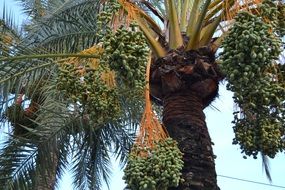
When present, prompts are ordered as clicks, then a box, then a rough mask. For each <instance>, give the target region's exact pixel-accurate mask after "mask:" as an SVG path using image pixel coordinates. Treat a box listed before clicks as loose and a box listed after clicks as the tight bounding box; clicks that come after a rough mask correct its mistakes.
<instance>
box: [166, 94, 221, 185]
mask: <svg viewBox="0 0 285 190" xmlns="http://www.w3.org/2000/svg"><path fill="white" fill-rule="evenodd" d="M163 107H164V112H163V123H164V125H165V126H166V128H167V130H168V132H169V135H170V137H172V138H173V139H175V140H176V141H177V142H178V145H179V149H180V150H181V151H182V152H183V153H184V156H183V160H184V168H183V171H182V178H183V179H184V180H185V181H184V182H182V183H181V184H180V185H179V187H177V188H171V190H176V189H177V190H190V189H191V190H219V187H218V186H217V179H216V176H217V175H216V171H215V163H214V155H213V150H212V147H211V138H210V136H209V133H208V129H207V126H206V122H205V115H204V113H203V108H204V105H203V102H202V99H201V97H199V95H197V94H195V93H193V91H188V92H187V91H182V92H176V93H172V94H169V95H167V96H165V97H164V99H163Z"/></svg>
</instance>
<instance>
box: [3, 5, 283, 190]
mask: <svg viewBox="0 0 285 190" xmlns="http://www.w3.org/2000/svg"><path fill="white" fill-rule="evenodd" d="M21 2H22V5H23V8H24V10H25V11H26V12H27V13H28V14H29V18H30V19H29V21H28V22H27V23H25V24H24V26H23V30H24V32H23V33H22V34H21V33H20V31H19V30H18V29H17V28H15V27H14V26H13V22H12V20H11V19H10V18H9V16H8V15H5V16H4V18H3V19H2V20H1V22H0V27H1V28H0V29H1V33H0V46H1V50H0V55H1V57H0V61H1V63H2V64H1V67H0V68H1V69H0V75H1V80H0V84H1V88H0V89H1V115H2V120H1V121H2V123H3V127H4V126H6V124H7V122H8V123H9V127H8V128H10V127H11V129H12V132H9V136H8V137H7V138H8V140H7V141H6V142H4V143H3V147H2V149H1V159H0V171H1V172H0V183H1V184H2V186H4V187H7V188H8V189H14V188H16V189H51V188H53V186H54V185H55V184H56V182H57V180H58V179H60V177H61V174H62V171H63V170H64V169H65V168H66V167H67V166H68V165H69V164H70V163H72V164H71V165H72V171H73V174H74V184H75V186H76V187H77V188H78V189H100V187H101V179H102V178H103V179H104V180H105V181H107V182H108V180H109V173H110V169H109V161H110V158H109V154H110V152H114V154H115V155H116V156H117V158H120V160H121V162H122V163H126V161H127V155H128V153H129V152H130V151H131V146H132V144H133V142H134V138H135V134H136V131H137V126H139V124H140V119H141V115H142V114H143V110H144V103H145V102H146V108H145V110H147V113H151V114H150V115H148V116H146V115H147V114H146V111H145V113H144V114H146V115H145V117H146V118H147V119H153V118H156V117H157V116H159V117H160V116H162V118H163V123H164V125H165V126H166V127H165V128H164V129H163V130H167V131H168V132H169V134H168V135H169V136H170V137H172V138H174V139H175V140H177V141H178V146H179V147H180V148H182V147H181V146H184V145H182V141H181V140H179V139H177V138H178V137H177V136H176V135H175V134H174V132H173V131H172V130H171V128H172V127H173V125H174V124H173V123H176V124H175V125H180V124H179V123H177V120H178V119H179V120H183V121H184V120H185V122H186V120H189V118H191V119H192V120H191V119H190V120H191V121H189V123H190V124H189V125H197V126H200V125H201V126H205V122H204V121H203V114H202V110H203V109H204V108H205V107H207V106H208V105H209V104H210V103H211V102H212V101H213V99H214V98H215V97H216V96H217V93H218V83H219V81H221V80H223V79H224V78H226V79H227V80H228V89H229V90H232V91H233V92H235V95H234V101H235V103H236V104H237V105H238V107H239V109H238V110H236V112H235V113H234V118H235V119H234V121H233V123H234V131H235V134H236V136H235V139H234V143H236V144H240V145H241V149H242V150H243V152H244V153H245V154H246V155H248V156H250V155H253V156H254V157H256V156H257V153H259V152H261V153H262V154H263V156H264V157H265V156H270V157H274V156H275V154H276V153H277V152H279V151H283V149H284V147H285V145H284V141H283V140H282V136H283V135H284V115H285V111H284V99H285V89H284V81H283V79H284V77H285V76H284V65H282V63H280V61H279V62H278V56H279V55H280V54H281V48H282V42H281V40H280V39H281V37H282V36H283V35H284V13H285V8H284V4H282V3H281V2H278V1H259V0H248V1H242V2H240V1H234V0H226V1H222V0H204V1H201V0H194V1H191V0H177V1H171V0H165V1H159V0H153V1H145V0H141V1H127V0H117V1H116V0H107V1H98V0H78V1H64V0H61V1H60V0H49V1H41V0H37V1H21ZM234 18H235V19H234ZM214 36H215V37H214ZM222 42H223V43H222ZM247 43H249V44H250V45H248V44H247ZM221 45H222V49H223V52H222V53H221V55H220V57H219V59H218V61H217V58H216V51H217V49H218V48H219V47H221ZM247 45H248V46H247ZM150 51H151V52H150ZM147 62H148V63H149V64H148V66H147ZM218 63H220V64H218ZM145 73H147V77H146V78H145ZM252 79H255V80H256V81H257V84H258V85H257V87H255V86H256V84H255V85H253V84H252V83H250V81H251V80H252ZM145 87H147V88H145ZM260 89H263V90H261V91H260ZM144 92H145V98H144V96H143V93H144ZM188 94H190V100H191V101H188V99H187V98H185V97H186V96H188ZM149 95H150V97H149ZM197 97H199V98H197ZM184 99H185V100H187V101H184ZM151 100H152V101H153V102H154V103H155V104H156V105H158V106H157V107H155V110H156V111H155V112H153V111H152V108H151V106H150V101H151ZM179 101H180V103H181V102H182V104H184V106H182V107H183V109H182V110H181V112H178V111H176V110H179V109H181V107H180V105H179V104H180V103H179ZM177 102H178V103H177ZM187 106H188V107H191V109H188V108H186V107H187ZM161 107H162V108H163V112H162V113H161ZM184 108H185V109H184ZM194 112H197V113H201V114H200V115H199V114H198V115H199V116H197V117H196V116H195V114H194ZM181 115H185V116H183V117H182V116H181ZM193 115H194V116H193ZM187 116H188V117H187ZM145 117H144V118H145ZM193 118H194V119H193ZM156 121H157V122H156V123H155V124H154V125H151V126H152V128H151V129H149V130H155V128H159V127H160V124H159V122H158V120H156ZM144 122H145V121H143V120H142V121H141V124H145V123H144ZM187 122H188V121H187ZM142 126H144V127H146V126H148V125H146V124H145V125H142ZM149 126H150V125H149ZM141 130H142V129H141ZM148 132H149V131H148ZM164 132H165V131H164ZM205 134H206V133H205ZM205 136H206V137H205V138H206V141H205V142H206V144H207V143H210V137H208V136H207V135H205ZM140 137H142V132H141V133H140ZM147 138H148V137H145V136H144V138H141V139H139V140H140V141H141V143H142V144H141V145H142V146H143V144H144V143H145V142H144V141H147V140H145V139H147ZM155 138H161V137H155ZM163 138H164V137H163ZM274 139H275V140H274ZM276 139H277V140H276ZM154 140H155V139H154ZM192 143H194V142H192ZM136 144H138V140H137V141H136ZM194 144H195V143H194ZM197 146H198V145H197ZM201 149H202V150H203V148H201ZM209 151H210V152H209V155H210V157H211V156H212V152H211V151H212V150H209ZM194 152H195V151H194ZM188 156H189V155H188V153H184V165H188V164H189V165H190V164H191V163H187V162H186V161H185V157H188ZM212 162H213V161H212ZM128 166H129V165H128ZM186 168H187V167H186ZM213 172H214V174H213V176H214V177H211V180H213V181H215V171H214V169H213ZM267 172H268V170H267ZM186 173H187V172H186V169H185V170H184V169H183V171H182V177H183V178H184V174H185V175H186ZM47 176H49V177H47ZM55 179H56V180H55ZM185 179H186V181H187V178H185ZM195 180H198V178H197V179H195ZM178 183H179V181H177V183H174V184H175V185H178ZM213 183H214V182H213ZM146 184H147V185H144V184H142V187H145V188H149V187H148V183H146ZM180 185H181V189H182V187H183V188H184V187H185V185H186V183H183V182H181V184H180ZM191 187H192V186H191ZM198 189H199V188H198Z"/></svg>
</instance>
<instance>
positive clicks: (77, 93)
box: [57, 64, 121, 123]
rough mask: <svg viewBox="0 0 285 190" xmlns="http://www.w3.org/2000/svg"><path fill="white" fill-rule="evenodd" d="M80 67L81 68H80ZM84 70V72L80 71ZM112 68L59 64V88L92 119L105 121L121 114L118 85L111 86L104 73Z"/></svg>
mask: <svg viewBox="0 0 285 190" xmlns="http://www.w3.org/2000/svg"><path fill="white" fill-rule="evenodd" d="M79 68H80V69H79ZM82 70H84V73H82V72H80V71H82ZM109 71H110V70H109V69H108V68H106V67H103V66H100V65H99V66H98V68H95V69H94V68H90V67H89V65H83V66H80V67H78V66H75V65H73V64H62V65H60V66H59V74H58V78H57V88H58V89H59V90H61V91H62V92H63V93H64V95H65V96H66V97H67V98H68V99H69V100H71V101H73V102H74V103H77V104H79V105H80V106H81V107H82V110H84V112H85V113H88V114H89V115H90V118H91V119H92V121H94V122H96V123H104V122H106V121H109V120H114V119H116V118H118V117H119V115H120V111H121V110H120V105H119V100H118V91H117V88H116V86H109V85H108V84H107V83H106V81H104V80H103V78H102V75H103V74H104V73H106V72H109Z"/></svg>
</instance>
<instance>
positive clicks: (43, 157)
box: [33, 146, 58, 190]
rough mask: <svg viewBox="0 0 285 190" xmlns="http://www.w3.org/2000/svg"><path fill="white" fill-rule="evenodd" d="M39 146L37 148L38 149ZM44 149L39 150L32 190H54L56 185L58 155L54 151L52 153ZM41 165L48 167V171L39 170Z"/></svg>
mask: <svg viewBox="0 0 285 190" xmlns="http://www.w3.org/2000/svg"><path fill="white" fill-rule="evenodd" d="M40 148H41V146H40V147H39V149H40ZM44 149H45V147H42V149H41V150H39V154H38V158H37V165H38V168H37V169H36V181H35V186H34V188H33V189H34V190H54V189H55V185H56V171H57V167H58V155H57V153H56V150H54V151H52V152H46V151H44ZM41 165H48V166H50V167H49V169H48V170H44V171H42V170H40V168H41Z"/></svg>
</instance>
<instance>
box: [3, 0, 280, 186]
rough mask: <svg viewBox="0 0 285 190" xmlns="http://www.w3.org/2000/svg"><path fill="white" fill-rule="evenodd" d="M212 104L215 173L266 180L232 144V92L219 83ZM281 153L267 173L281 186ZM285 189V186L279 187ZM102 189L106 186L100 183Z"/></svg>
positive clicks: (117, 181)
mask: <svg viewBox="0 0 285 190" xmlns="http://www.w3.org/2000/svg"><path fill="white" fill-rule="evenodd" d="M4 1H6V2H5V3H6V5H7V7H9V8H10V9H11V10H12V11H13V12H14V14H15V19H16V21H17V20H19V21H21V20H22V19H23V16H21V15H20V13H21V11H20V10H19V8H18V7H17V6H16V3H14V1H13V0H0V15H2V9H3V5H4ZM213 106H214V107H216V108H217V109H219V110H220V111H217V110H216V109H213V108H207V109H206V110H205V113H206V117H207V118H206V120H207V123H208V128H209V131H210V135H211V137H212V141H213V142H214V143H215V145H214V147H213V148H214V153H215V154H216V155H217V159H216V170H217V174H218V175H222V176H230V177H235V178H241V179H247V180H251V181H257V182H262V183H269V182H268V181H267V179H266V176H265V173H264V172H263V170H262V162H261V160H260V159H257V160H255V159H253V158H248V159H243V158H242V157H243V155H242V154H241V153H240V149H239V147H238V146H236V145H232V139H233V137H234V134H233V130H232V127H231V121H232V118H233V117H232V112H233V108H234V104H233V101H232V93H231V92H229V91H227V90H226V89H225V87H224V86H223V85H222V86H221V87H220V97H219V98H218V99H216V101H215V102H214V103H213ZM284 161H285V160H284V153H280V154H279V155H277V156H276V158H275V159H273V160H272V159H271V160H270V168H271V175H272V179H273V182H272V184H274V185H279V186H285V175H284V172H285V164H284ZM122 175H123V172H122V171H121V170H120V167H119V166H118V163H117V162H115V161H114V163H113V174H112V181H111V184H110V189H111V190H123V188H124V182H123V180H122ZM218 184H219V186H220V188H221V190H278V189H282V188H276V187H270V186H264V185H259V184H254V183H248V182H242V181H237V180H233V179H228V178H224V177H219V176H218ZM72 189H73V188H72V185H71V179H70V173H69V172H66V175H65V176H64V178H63V179H62V182H61V183H60V186H59V187H58V188H57V190H72ZM283 189H285V188H283ZM103 190H107V187H106V186H104V189H103Z"/></svg>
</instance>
